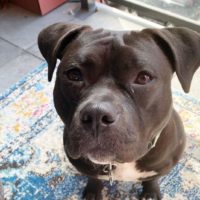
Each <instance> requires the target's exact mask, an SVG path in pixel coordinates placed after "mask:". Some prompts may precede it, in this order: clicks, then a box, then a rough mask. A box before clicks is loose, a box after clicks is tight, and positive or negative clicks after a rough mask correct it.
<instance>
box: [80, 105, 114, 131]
mask: <svg viewBox="0 0 200 200" xmlns="http://www.w3.org/2000/svg"><path fill="white" fill-rule="evenodd" d="M116 117H117V115H116V109H114V106H113V105H112V104H111V103H101V104H88V105H86V106H85V107H84V108H83V109H82V110H81V112H80V119H81V122H82V124H83V125H84V126H85V127H87V128H91V129H94V130H97V129H98V128H100V127H107V126H111V125H112V124H113V123H114V122H115V121H116Z"/></svg>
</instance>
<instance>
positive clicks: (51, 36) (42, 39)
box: [38, 23, 91, 81]
mask: <svg viewBox="0 0 200 200" xmlns="http://www.w3.org/2000/svg"><path fill="white" fill-rule="evenodd" d="M87 29H89V30H90V29H91V27H89V26H80V25H76V24H65V23H56V24H53V25H51V26H48V27H47V28H45V29H43V30H42V31H41V32H40V33H39V36H38V46H39V49H40V52H41V54H42V55H43V57H44V58H45V60H46V61H47V63H48V80H49V81H51V79H52V75H53V72H54V69H55V67H56V61H57V59H61V57H62V51H63V50H64V48H65V47H66V46H67V45H68V44H69V43H70V42H72V41H73V40H75V39H76V38H77V37H78V36H79V34H80V33H81V32H82V31H84V30H87Z"/></svg>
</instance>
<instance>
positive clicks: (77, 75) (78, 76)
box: [64, 68, 83, 81]
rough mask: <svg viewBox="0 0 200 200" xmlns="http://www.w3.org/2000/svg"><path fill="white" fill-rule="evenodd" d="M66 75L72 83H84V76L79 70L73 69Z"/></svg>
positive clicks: (66, 72) (65, 72)
mask: <svg viewBox="0 0 200 200" xmlns="http://www.w3.org/2000/svg"><path fill="white" fill-rule="evenodd" d="M64 74H65V75H66V76H67V78H68V79H69V80H70V81H83V74H82V73H81V70H80V69H78V68H73V69H70V70H68V71H64Z"/></svg>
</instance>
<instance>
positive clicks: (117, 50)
mask: <svg viewBox="0 0 200 200" xmlns="http://www.w3.org/2000/svg"><path fill="white" fill-rule="evenodd" d="M38 43H39V48H40V50H41V53H42V54H43V56H44V58H45V59H46V60H47V62H48V78H49V81H50V80H51V78H52V74H53V71H54V69H55V66H56V60H57V59H60V61H61V62H60V64H59V66H58V70H57V78H56V83H55V88H54V102H55V107H56V109H57V112H58V114H59V115H60V117H61V119H62V120H63V122H64V123H65V132H64V144H65V149H66V152H67V154H68V155H69V156H70V157H72V158H73V159H77V158H79V157H86V158H89V159H90V160H92V161H93V162H98V163H109V162H111V161H118V162H130V161H133V160H137V159H139V158H140V157H141V156H143V155H144V154H145V153H147V152H148V148H149V143H150V141H151V140H152V139H153V138H154V137H155V136H157V135H158V134H159V133H160V132H161V131H162V130H163V129H164V127H165V126H166V124H167V123H168V121H169V120H170V115H171V112H172V97H171V79H172V74H173V72H176V74H177V76H178V78H179V80H180V83H181V85H182V87H183V89H184V91H185V92H188V91H189V88H190V83H191V80H192V77H193V74H194V72H195V71H196V69H197V68H198V66H199V65H200V36H199V35H198V34H197V33H196V32H194V31H192V30H189V29H186V28H167V29H160V30H157V29H144V30H142V31H140V32H135V31H129V32H111V31H105V30H103V29H99V30H93V29H92V28H91V27H89V26H79V25H74V24H63V23H57V24H54V25H51V26H49V27H47V28H46V29H44V30H43V31H42V32H41V33H40V35H39V39H38Z"/></svg>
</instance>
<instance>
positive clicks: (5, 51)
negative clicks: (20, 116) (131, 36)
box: [0, 3, 200, 99]
mask: <svg viewBox="0 0 200 200" xmlns="http://www.w3.org/2000/svg"><path fill="white" fill-rule="evenodd" d="M97 7H98V11H97V12H95V13H77V12H76V11H77V10H78V8H79V4H77V3H65V4H63V5H62V6H60V7H59V8H57V9H55V10H54V11H52V12H50V13H49V14H47V15H45V16H39V15H36V14H34V13H32V12H29V11H26V10H24V9H22V8H20V7H17V6H15V5H12V4H9V5H8V8H7V9H4V10H0V80H1V81H0V93H2V92H3V91H4V90H5V89H7V88H9V87H10V86H11V85H12V84H14V83H15V82H16V81H18V80H19V79H20V78H22V77H23V76H25V75H26V74H27V73H28V72H29V71H31V70H32V69H33V68H35V67H36V66H38V65H39V64H41V63H42V62H44V59H43V58H42V56H41V54H40V52H39V50H38V48H37V35H38V33H39V32H40V30H41V29H43V28H44V27H46V26H48V25H50V24H52V23H55V22H59V21H64V22H71V23H81V24H89V25H92V26H93V27H95V28H99V27H104V28H107V29H117V30H126V29H142V28H144V27H160V26H159V25H156V24H153V23H151V22H147V21H146V20H142V19H140V18H137V17H131V18H130V16H128V15H127V14H123V13H122V12H119V11H117V10H115V9H110V8H108V7H105V6H102V5H100V4H98V5H97ZM199 82H200V70H199V71H198V72H197V73H196V75H195V77H194V81H193V85H192V88H191V95H192V96H195V97H196V98H199V99H200V91H199ZM173 87H175V88H179V89H181V88H180V86H179V82H178V81H177V79H176V78H175V79H174V80H173Z"/></svg>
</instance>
